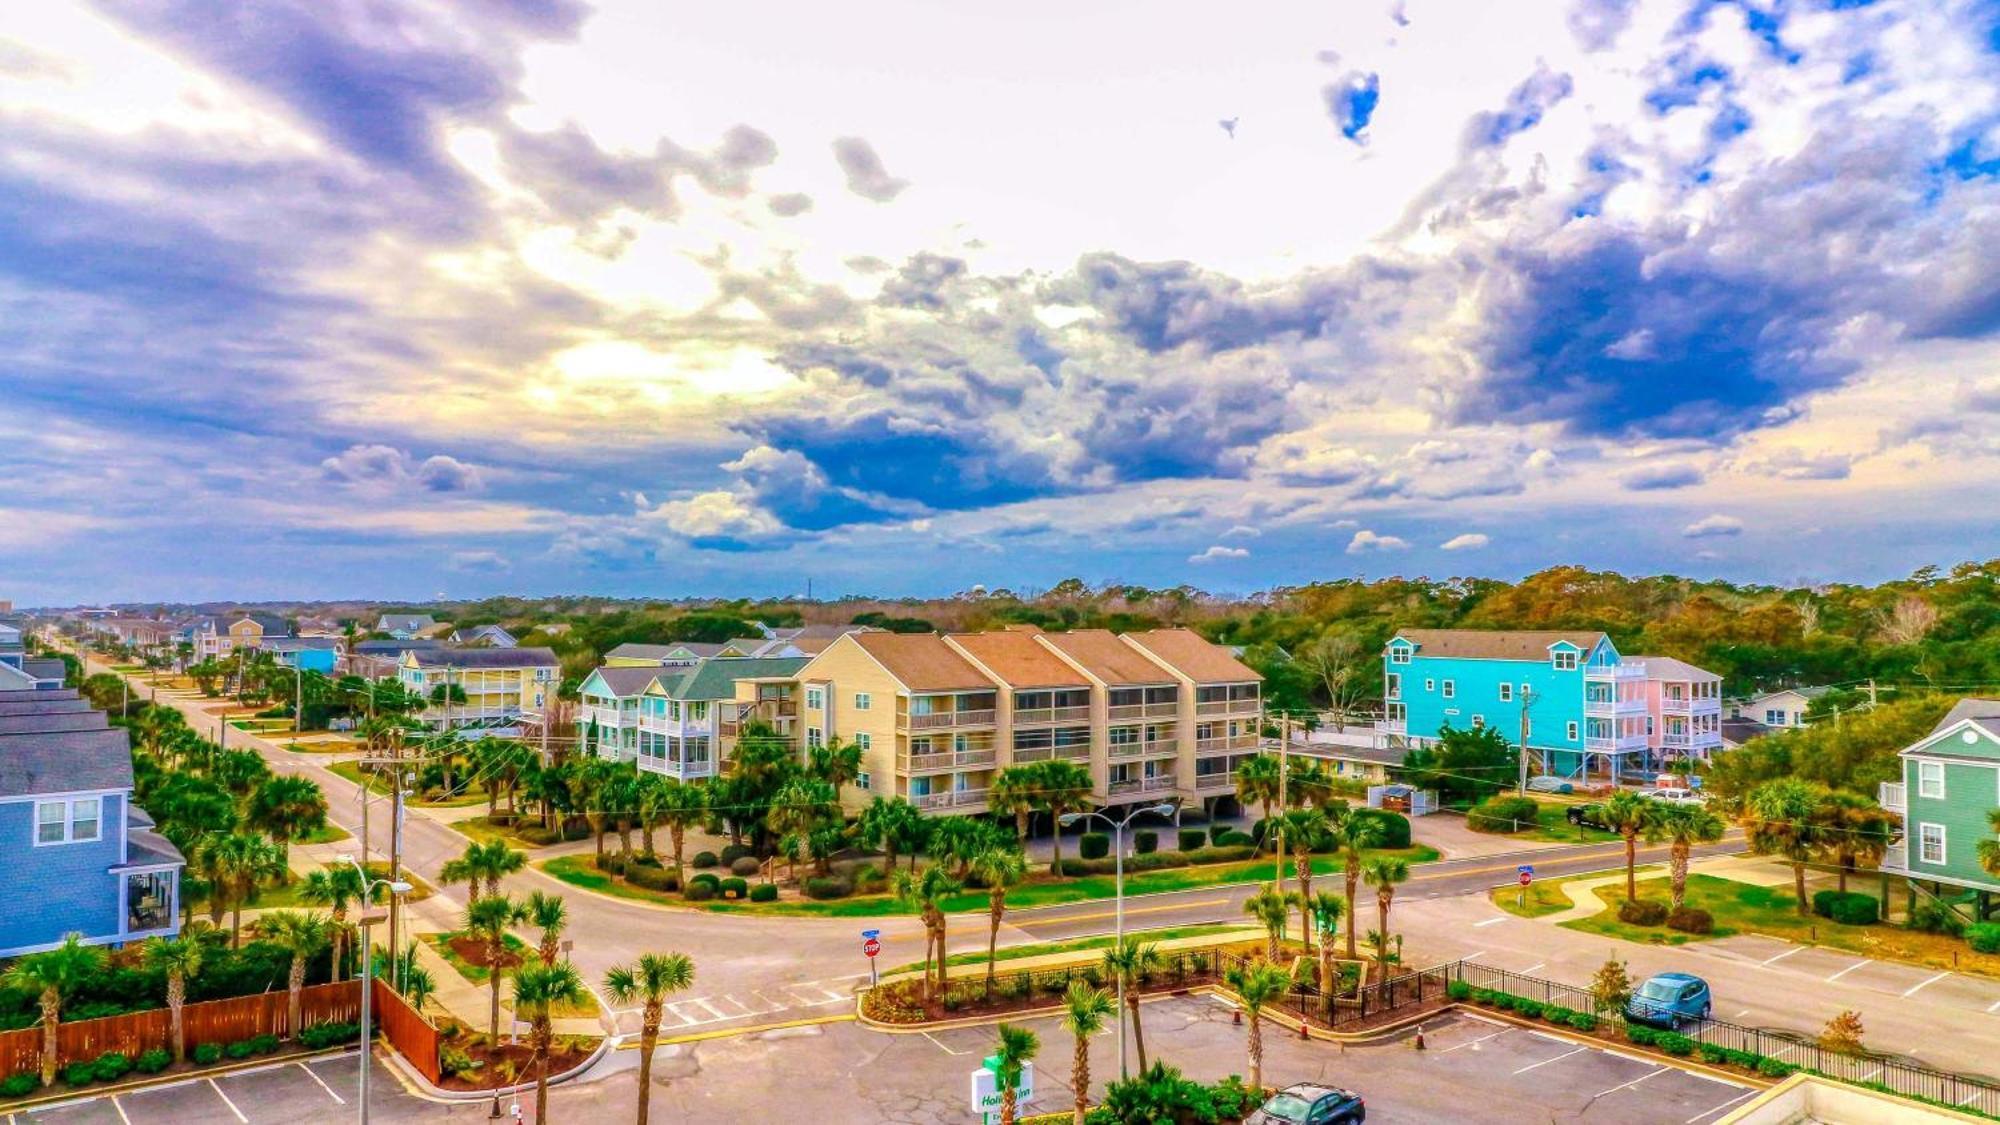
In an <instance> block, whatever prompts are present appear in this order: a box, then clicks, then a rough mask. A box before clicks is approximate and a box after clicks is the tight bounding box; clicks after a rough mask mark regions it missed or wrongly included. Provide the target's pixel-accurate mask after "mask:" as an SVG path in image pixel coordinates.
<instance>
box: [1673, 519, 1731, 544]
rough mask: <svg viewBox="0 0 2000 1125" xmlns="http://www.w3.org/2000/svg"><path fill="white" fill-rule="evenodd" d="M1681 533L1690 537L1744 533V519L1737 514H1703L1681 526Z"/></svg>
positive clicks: (1714, 537)
mask: <svg viewBox="0 0 2000 1125" xmlns="http://www.w3.org/2000/svg"><path fill="white" fill-rule="evenodd" d="M1681 534H1682V535H1684V536H1686V537H1687V538H1689V539H1716V538H1721V537H1724V536H1734V535H1741V534H1743V521H1742V520H1739V519H1737V518H1736V517H1735V516H1723V515H1714V516H1703V517H1702V518H1700V519H1698V520H1696V521H1694V522H1693V523H1691V524H1689V525H1687V526H1686V527H1684V528H1681Z"/></svg>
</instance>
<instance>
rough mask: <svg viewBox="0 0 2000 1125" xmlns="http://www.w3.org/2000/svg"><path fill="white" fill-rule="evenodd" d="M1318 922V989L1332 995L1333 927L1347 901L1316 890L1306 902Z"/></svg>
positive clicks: (1322, 992)
mask: <svg viewBox="0 0 2000 1125" xmlns="http://www.w3.org/2000/svg"><path fill="white" fill-rule="evenodd" d="M1308 905H1309V907H1310V909H1311V911H1312V913H1313V915H1314V917H1315V918H1316V919H1317V920H1318V922H1319V924H1320V927H1321V929H1320V935H1319V991H1320V994H1321V995H1322V996H1332V995H1333V941H1332V938H1331V935H1332V933H1333V927H1334V926H1335V925H1336V924H1337V923H1338V922H1339V921H1340V916H1341V915H1342V914H1345V913H1346V912H1347V902H1346V900H1345V899H1342V898H1341V897H1340V896H1339V895H1335V894H1328V893H1327V892H1325V891H1319V892H1316V893H1315V894H1314V895H1313V897H1312V902H1311V903H1310V904H1308Z"/></svg>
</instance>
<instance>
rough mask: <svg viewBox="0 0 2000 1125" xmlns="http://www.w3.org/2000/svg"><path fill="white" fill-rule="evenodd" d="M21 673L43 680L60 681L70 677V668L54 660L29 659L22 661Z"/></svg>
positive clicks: (42, 658)
mask: <svg viewBox="0 0 2000 1125" xmlns="http://www.w3.org/2000/svg"><path fill="white" fill-rule="evenodd" d="M21 671H23V672H26V673H27V674H28V675H30V676H34V677H36V678H38V679H43V680H60V679H62V678H63V677H64V676H67V675H69V666H68V665H66V664H64V663H63V662H62V661H60V660H57V659H53V658H44V657H32V656H31V657H29V658H28V659H26V660H23V661H21Z"/></svg>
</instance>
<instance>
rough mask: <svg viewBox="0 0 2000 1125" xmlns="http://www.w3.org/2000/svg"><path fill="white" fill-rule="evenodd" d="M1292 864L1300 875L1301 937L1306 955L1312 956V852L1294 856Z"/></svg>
mask: <svg viewBox="0 0 2000 1125" xmlns="http://www.w3.org/2000/svg"><path fill="white" fill-rule="evenodd" d="M1292 865H1293V869H1294V870H1296V871H1297V872H1298V876H1299V937H1300V938H1301V939H1302V940H1303V941H1304V942H1305V945H1306V956H1308V957H1310V956H1312V951H1313V917H1312V899H1313V896H1312V889H1313V868H1312V853H1310V852H1306V853H1303V854H1300V855H1296V856H1293V857H1292Z"/></svg>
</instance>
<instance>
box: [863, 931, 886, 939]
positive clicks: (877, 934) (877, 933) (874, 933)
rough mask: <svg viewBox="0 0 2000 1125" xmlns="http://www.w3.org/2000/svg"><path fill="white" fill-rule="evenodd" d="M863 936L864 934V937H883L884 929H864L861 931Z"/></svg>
mask: <svg viewBox="0 0 2000 1125" xmlns="http://www.w3.org/2000/svg"><path fill="white" fill-rule="evenodd" d="M861 936H862V937H865V938H878V937H881V936H882V931H881V930H863V931H861Z"/></svg>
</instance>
